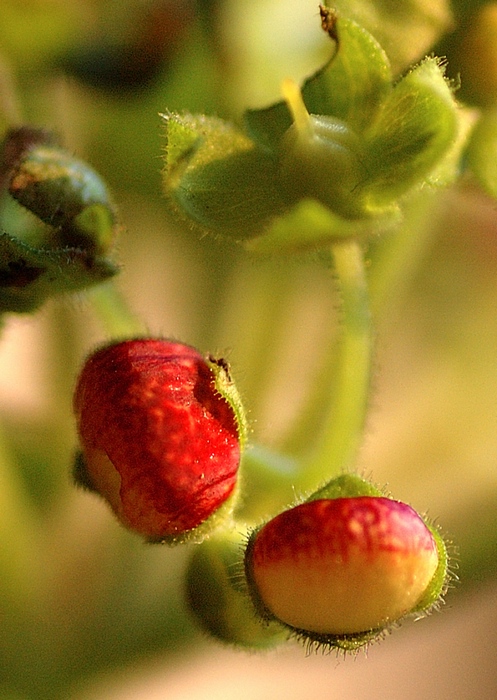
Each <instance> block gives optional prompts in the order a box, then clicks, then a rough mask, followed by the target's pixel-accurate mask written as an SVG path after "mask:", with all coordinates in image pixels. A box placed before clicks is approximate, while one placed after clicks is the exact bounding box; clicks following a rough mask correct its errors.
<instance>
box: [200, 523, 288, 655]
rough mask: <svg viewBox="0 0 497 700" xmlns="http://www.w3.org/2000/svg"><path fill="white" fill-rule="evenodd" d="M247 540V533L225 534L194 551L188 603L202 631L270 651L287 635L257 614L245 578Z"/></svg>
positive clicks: (230, 642) (239, 643)
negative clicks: (244, 551) (244, 559)
mask: <svg viewBox="0 0 497 700" xmlns="http://www.w3.org/2000/svg"><path fill="white" fill-rule="evenodd" d="M245 541H246V535H245V534H242V533H240V532H237V531H231V532H223V533H219V534H216V535H214V536H213V537H211V538H210V539H209V540H207V541H205V542H203V543H202V544H201V545H199V546H198V547H196V548H195V550H194V552H193V554H192V557H191V559H190V562H189V564H188V568H187V572H186V594H187V600H188V604H189V607H190V610H191V611H192V613H193V614H194V615H195V618H196V619H197V621H198V622H199V624H200V626H201V627H202V629H204V630H205V631H206V632H207V633H208V634H210V635H211V636H212V637H214V638H215V639H217V640H218V641H221V642H224V643H226V644H231V645H234V646H239V647H245V648H251V649H265V648H270V647H273V646H275V645H276V644H279V643H281V642H284V641H285V639H286V638H287V637H288V634H287V633H286V632H285V630H284V628H282V626H281V625H279V624H278V623H275V622H273V623H266V622H264V621H263V620H261V618H260V617H259V616H258V615H257V611H256V609H255V608H254V605H253V603H252V599H251V597H250V594H249V591H248V588H247V583H246V580H245V575H244V566H243V545H244V543H245Z"/></svg>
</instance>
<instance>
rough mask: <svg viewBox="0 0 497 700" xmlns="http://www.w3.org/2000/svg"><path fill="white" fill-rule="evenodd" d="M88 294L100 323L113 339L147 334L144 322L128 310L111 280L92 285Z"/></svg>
mask: <svg viewBox="0 0 497 700" xmlns="http://www.w3.org/2000/svg"><path fill="white" fill-rule="evenodd" d="M88 295H89V297H90V299H91V301H92V304H93V308H94V310H95V312H96V314H97V316H98V318H99V320H100V322H101V324H102V325H103V327H104V328H105V330H106V331H107V333H109V335H110V336H111V337H112V338H113V339H116V340H117V339H118V338H132V337H137V336H142V335H149V331H148V329H147V327H146V325H145V323H144V322H143V321H142V319H140V318H139V317H138V316H136V315H135V314H134V313H133V312H132V311H131V310H130V308H129V306H128V305H127V302H126V300H125V299H124V297H123V296H122V295H121V293H120V292H119V290H118V289H117V287H116V285H115V283H114V282H113V281H112V282H105V283H104V284H100V285H98V286H97V287H94V288H93V289H92V290H91V291H89V292H88Z"/></svg>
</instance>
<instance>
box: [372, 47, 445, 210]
mask: <svg viewBox="0 0 497 700" xmlns="http://www.w3.org/2000/svg"><path fill="white" fill-rule="evenodd" d="M457 134H458V108H457V104H456V101H455V99H454V96H453V90H452V87H451V85H450V83H449V82H448V80H447V79H446V78H445V75H444V67H443V64H442V63H441V61H440V59H437V58H427V59H425V60H424V61H423V62H422V63H420V64H419V65H418V66H417V67H415V68H413V69H412V70H411V71H410V72H409V73H408V74H407V75H406V76H405V77H404V78H402V80H400V81H399V82H398V83H397V85H396V86H395V87H394V89H393V91H392V92H391V94H390V95H389V96H388V98H387V99H386V100H385V101H384V103H383V104H382V107H381V110H380V112H379V114H378V117H377V119H376V121H375V122H374V123H373V124H372V125H371V128H370V129H369V130H368V132H367V133H366V134H365V138H366V143H365V149H364V150H365V154H366V155H365V162H364V166H365V168H366V171H367V172H368V173H369V175H368V178H367V179H366V180H365V182H364V183H363V185H362V190H363V192H364V193H368V194H369V197H370V199H371V202H372V203H374V204H376V205H381V204H384V203H386V202H392V201H394V200H396V199H398V198H399V197H401V196H402V195H404V194H405V193H406V192H407V191H408V190H410V189H411V188H412V187H413V186H415V185H417V184H421V183H422V182H423V181H425V180H426V179H427V178H429V176H430V174H431V173H432V171H433V170H434V168H435V167H436V166H438V165H439V163H440V161H441V159H442V158H443V157H444V156H445V155H446V154H447V153H448V152H449V150H450V148H451V146H452V145H453V144H454V142H455V141H456V138H457Z"/></svg>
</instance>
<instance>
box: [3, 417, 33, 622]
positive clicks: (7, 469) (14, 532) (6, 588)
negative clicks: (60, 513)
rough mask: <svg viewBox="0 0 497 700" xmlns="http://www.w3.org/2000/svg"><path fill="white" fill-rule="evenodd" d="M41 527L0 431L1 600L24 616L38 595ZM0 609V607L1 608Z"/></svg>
mask: <svg viewBox="0 0 497 700" xmlns="http://www.w3.org/2000/svg"><path fill="white" fill-rule="evenodd" d="M39 527H40V523H39V521H38V519H37V517H36V514H35V511H34V508H33V506H32V504H31V503H30V501H29V498H28V496H27V494H26V491H25V489H24V487H23V484H22V483H21V479H20V477H19V469H18V468H17V465H15V464H14V463H13V461H12V459H11V455H10V451H9V448H8V445H7V444H6V441H5V439H4V435H3V431H0V542H1V547H0V590H1V593H0V597H1V600H2V603H1V606H3V605H7V606H8V605H9V604H13V605H14V607H16V608H19V609H21V610H23V611H24V612H26V611H27V610H28V609H29V608H30V606H31V605H34V606H36V603H37V601H38V600H39V596H40V594H41V590H40V584H41V582H42V581H41V577H40V574H41V572H40V570H39V568H38V564H39V561H40V559H39V550H40V542H39V538H38V531H39ZM1 606H0V607H1Z"/></svg>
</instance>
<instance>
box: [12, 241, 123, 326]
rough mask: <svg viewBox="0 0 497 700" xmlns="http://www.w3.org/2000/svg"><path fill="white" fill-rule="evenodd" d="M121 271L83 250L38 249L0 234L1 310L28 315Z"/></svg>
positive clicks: (106, 260)
mask: <svg viewBox="0 0 497 700" xmlns="http://www.w3.org/2000/svg"><path fill="white" fill-rule="evenodd" d="M118 271H119V268H118V267H117V266H116V265H115V264H114V263H113V262H112V261H110V260H109V259H107V258H105V257H103V256H92V255H89V254H88V253H87V252H86V251H84V250H82V249H81V248H67V247H66V248H34V247H31V246H29V245H27V244H26V243H24V242H22V241H20V240H18V239H17V238H13V237H12V236H10V235H9V234H8V233H5V232H3V233H2V232H0V310H1V311H4V312H5V311H7V312H18V313H26V312H30V311H34V310H35V309H37V308H38V307H40V306H41V305H42V304H43V302H44V301H45V300H47V299H48V298H49V297H52V296H53V295H55V294H61V293H65V292H75V291H79V290H82V289H85V288H86V287H89V286H92V285H95V284H98V283H99V282H103V281H104V280H106V279H109V278H110V277H112V276H113V275H115V274H117V272H118Z"/></svg>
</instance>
